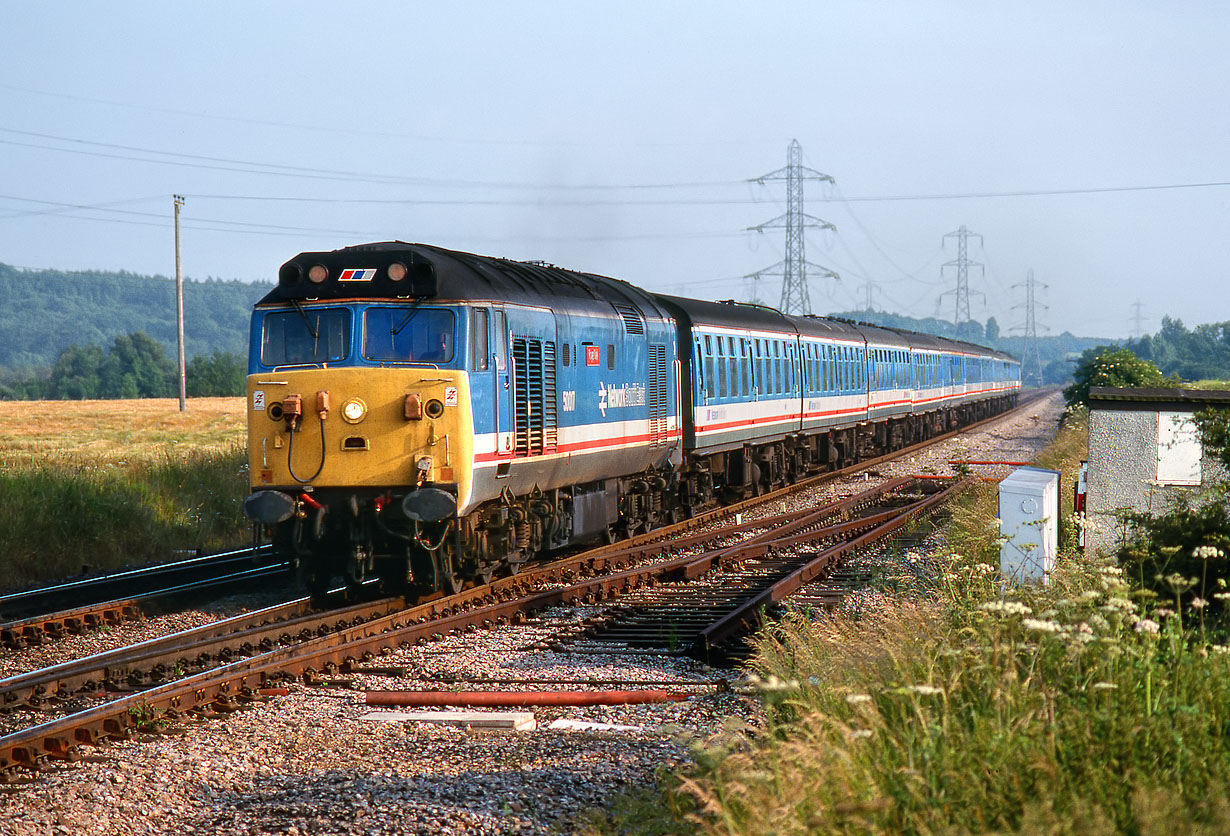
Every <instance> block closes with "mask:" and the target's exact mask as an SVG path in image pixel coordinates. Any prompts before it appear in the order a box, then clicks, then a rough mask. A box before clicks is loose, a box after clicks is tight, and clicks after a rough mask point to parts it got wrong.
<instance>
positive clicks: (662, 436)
mask: <svg viewBox="0 0 1230 836" xmlns="http://www.w3.org/2000/svg"><path fill="white" fill-rule="evenodd" d="M668 380H669V378H668V376H667V373H666V346H665V345H650V346H649V445H650V446H651V447H661V446H662V445H663V444H665V443H666V411H667V407H666V405H667V403H668V395H667V391H666V389H667V383H668Z"/></svg>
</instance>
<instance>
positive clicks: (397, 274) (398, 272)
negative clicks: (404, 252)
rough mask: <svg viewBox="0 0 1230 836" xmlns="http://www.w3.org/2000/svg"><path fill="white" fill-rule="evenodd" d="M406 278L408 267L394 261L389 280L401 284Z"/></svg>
mask: <svg viewBox="0 0 1230 836" xmlns="http://www.w3.org/2000/svg"><path fill="white" fill-rule="evenodd" d="M405 277H406V265H404V264H402V263H401V262H400V261H394V262H393V263H392V264H390V265H389V278H390V279H392V280H393V281H395V282H400V281H401V280H402V279H404V278H405Z"/></svg>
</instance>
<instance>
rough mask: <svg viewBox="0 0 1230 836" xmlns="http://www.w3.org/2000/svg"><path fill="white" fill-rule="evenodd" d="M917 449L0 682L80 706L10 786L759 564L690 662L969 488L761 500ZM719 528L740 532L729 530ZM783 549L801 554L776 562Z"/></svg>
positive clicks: (22, 749) (13, 763) (26, 702)
mask: <svg viewBox="0 0 1230 836" xmlns="http://www.w3.org/2000/svg"><path fill="white" fill-rule="evenodd" d="M1027 405H1028V404H1022V405H1021V406H1020V407H1018V409H1021V408H1025V407H1026V406H1027ZM1002 417H1003V415H1000V416H996V419H998V418H1002ZM968 429H970V428H968V427H967V428H965V431H968ZM938 440H940V439H932V440H931V441H930V442H929V443H935V442H936V441H938ZM922 446H925V445H916V446H915V447H912V448H907V449H905V450H901V451H897V452H896V453H894V454H892V455H891V456H886V457H881V458H878V459H875V460H872V461H867V462H862V463H860V464H859V465H857V466H855V467H853V468H848V469H847V470H846V471H845V472H844V474H843V473H842V472H838V473H830V474H823V475H821V476H819V477H816V478H813V479H810V480H806V481H805V482H801V483H799V484H798V485H794V486H791V487H789V488H787V489H784V490H783V491H778V492H775V493H774V494H769V495H766V496H764V497H757V498H754V499H751V500H747V501H745V502H742V503H739V504H737V505H735V506H730V507H727V508H723V509H719V510H715V511H712V512H708V513H705V514H701V515H698V516H697V517H694V518H692V519H689V520H686V521H683V522H681V523H678V524H676V525H672V526H668V527H665V528H662V529H659V530H656V531H653V532H649V533H647V534H643V535H640V536H638V537H635V538H632V539H630V540H626V541H622V542H619V543H615V544H611V545H608V546H603V547H601V548H597V549H593V550H591V551H588V552H584V553H582V554H578V555H573V556H571V557H565V558H562V559H560V560H557V561H554V562H552V563H549V564H544V565H542V566H536V567H533V568H530V569H526V570H524V571H523V572H522V573H520V574H518V575H516V576H513V577H509V578H503V579H500V580H497V581H495V582H493V583H491V584H487V585H484V586H479V587H474V588H471V589H467V590H464V591H462V592H461V593H458V594H456V595H451V596H447V597H441V598H437V599H435V600H432V601H427V602H423V603H419V604H416V605H407V604H406V602H404V601H401V600H399V599H386V600H384V601H378V602H373V603H370V604H363V605H356V606H353V607H348V608H344V609H341V610H331V611H328V612H323V613H310V612H306V610H305V608H306V601H303V600H300V601H297V602H289V603H288V604H287V605H283V607H285V609H283V607H275V608H270V609H269V610H268V611H262V613H260V614H253V616H256V618H254V619H249V618H247V617H243V618H240V619H232V620H230V621H229V623H227V622H219V623H218V624H214V625H209V626H208V627H206V628H201V629H199V630H195V631H189V633H192V634H193V635H191V636H190V635H188V634H177V635H174V636H168V637H165V638H163V639H159V640H155V641H153V642H147V643H145V644H144V645H137V646H135V647H132V648H124V649H122V650H120V651H114V652H112V653H110V654H104V655H103V657H102V658H99V657H91V658H90V659H87V660H79V661H78V662H73V663H68V664H67V665H63V666H57V668H56V669H46V670H43V671H35V672H31V673H29V674H24V675H22V676H20V677H13V678H10V679H9V680H3V681H0V710H5V709H8V710H10V711H11V710H13V709H17V708H22V709H26V710H29V711H35V712H43V711H49V710H53V711H57V712H60V711H63V710H66V709H77V710H73V711H72V713H70V714H67V715H65V716H60V717H56V718H54V719H51V720H48V721H47V722H44V723H42V724H39V725H35V726H29V727H25V728H21V729H18V730H16V731H12V732H11V733H8V734H6V735H5V736H3V737H0V776H8V777H16V776H18V775H19V774H20V772H21V771H22V770H37V769H38V768H40V767H41V766H43V765H44V764H46V763H48V762H49V761H50V760H57V759H59V760H73V759H75V758H77V757H80V756H81V754H82V753H83V747H85V746H89V745H96V744H98V743H99V742H101V741H103V740H105V739H108V738H125V737H129V736H131V735H132V734H134V733H135V732H152V731H158V730H161V729H164V728H166V727H167V726H168V725H169V724H174V723H177V722H181V721H184V720H187V719H190V718H192V717H204V716H209V715H210V714H212V713H214V712H216V711H219V710H222V711H226V710H231V709H234V708H235V707H237V706H239V705H241V704H243V703H245V702H250V701H255V700H261V699H264V698H265V695H264V694H263V693H262V691H266V690H267V689H268V688H270V687H271V686H276V685H277V684H278V683H279V682H284V681H286V680H289V679H298V680H302V681H307V682H313V681H320V680H321V679H323V678H327V677H329V676H333V675H336V674H337V673H339V672H343V671H346V670H348V669H349V668H350V667H351V666H352V665H358V664H362V663H366V662H370V661H371V660H373V659H375V658H377V657H379V656H381V655H383V654H386V653H389V652H392V651H393V650H395V649H397V648H399V647H404V646H409V645H412V644H421V643H426V642H429V641H431V640H433V639H438V638H441V637H443V636H445V635H448V634H450V633H453V632H457V631H464V630H472V629H478V628H482V627H487V626H492V625H496V624H501V623H509V622H514V621H519V620H523V619H525V618H527V617H530V616H532V615H533V614H535V613H537V612H539V611H541V610H543V609H545V608H546V607H549V606H553V605H557V604H562V603H563V604H568V603H571V604H576V603H582V602H597V601H609V600H613V599H616V598H619V597H622V596H627V595H630V594H633V593H636V592H637V591H638V590H643V589H645V588H647V587H660V586H661V585H663V584H665V583H668V582H679V581H686V580H690V579H695V578H699V577H702V576H705V575H707V574H709V573H712V572H714V571H715V570H716V571H724V570H727V569H731V567H734V566H736V565H748V564H749V562H753V561H754V562H755V563H754V565H755V571H754V572H753V571H750V570H749V575H748V577H749V578H750V577H751V575H754V574H758V579H756V580H755V581H752V580H748V581H747V582H746V583H745V584H744V586H745V593H746V594H743V595H741V596H731V597H730V598H729V600H727V601H725V602H723V603H722V605H721V606H720V607H717V608H714V609H711V610H710V611H709V612H708V613H707V614H706V616H705V617H704V618H701V619H698V620H696V619H694V620H692V621H691V622H689V624H688V630H687V634H686V636H685V635H684V634H683V633H682V632H681V631H680V630H679V629H678V628H676V638H675V641H676V642H677V643H679V644H680V645H681V646H682V645H686V646H687V648H688V650H689V652H692V653H693V654H694V655H698V656H701V657H702V658H711V657H712V656H713V655H714V654H715V652H717V651H719V650H720V649H721V648H722V647H723V645H725V644H726V643H727V642H728V640H729V639H730V638H731V637H733V636H735V635H737V634H738V633H739V632H741V631H743V630H746V629H748V627H749V626H752V625H754V624H756V623H757V621H758V619H759V618H760V613H761V611H762V610H763V608H764V607H765V606H767V605H769V604H772V603H775V602H777V601H780V600H782V599H783V598H784V597H786V596H787V595H789V594H790V593H791V591H793V590H796V589H798V588H799V587H800V586H801V585H803V584H805V583H807V582H808V581H810V580H812V579H814V578H817V577H820V576H822V575H823V574H824V573H825V572H828V571H831V570H832V569H833V567H835V566H836V565H837V564H838V563H839V562H840V561H841V560H842V559H843V558H844V557H845V556H847V555H849V554H850V553H851V552H853V551H855V550H856V549H858V548H861V547H863V546H866V545H867V544H869V543H871V542H874V541H876V540H878V539H882V538H884V537H887V536H889V535H890V534H892V533H893V532H894V531H897V530H899V529H900V528H901V527H903V526H905V525H907V524H908V523H909V522H910V521H911V520H913V519H916V518H917V517H918V516H920V515H922V514H925V513H929V512H930V511H931V510H934V508H935V507H938V505H939V504H940V503H942V502H943V501H944V500H945V499H947V498H948V497H950V496H951V495H952V493H953V491H955V490H958V489H959V484H953V485H949V486H943V487H941V486H939V485H937V483H936V482H925V483H924V482H909V480H903V479H897V480H892V481H890V482H888V483H885V484H884V485H878V486H876V487H874V488H872V489H871V490H868V491H865V492H863V493H862V494H858V495H856V496H853V497H848V498H846V499H844V500H840V501H836V502H832V503H828V504H827V505H825V506H823V507H821V508H818V509H810V510H808V511H807V512H796V513H792V514H784V515H774V516H769V517H765V518H763V519H760V520H754V519H749V520H748V521H747V522H746V523H745V522H743V520H742V519H741V516H742V515H743V514H750V513H751V512H754V511H755V509H756V508H757V506H759V505H761V504H764V503H766V502H769V501H773V500H775V499H780V498H781V497H783V496H786V495H789V494H792V493H795V492H798V491H800V490H805V489H807V488H808V487H814V486H815V485H816V484H818V483H820V482H823V481H826V480H828V479H832V478H836V477H837V476H839V475H845V474H848V473H852V472H857V471H858V470H863V469H867V468H870V467H874V466H875V465H876V464H877V463H880V462H882V461H885V460H887V459H889V458H895V457H899V456H903V455H909V454H910V453H912V452H914V451H916V450H918V449H921V447H922ZM907 483H908V484H909V489H910V490H911V491H913V492H914V493H915V494H916V496H915V497H914V498H913V500H912V501H908V502H906V501H904V500H901V499H898V500H895V501H893V502H889V501H888V498H889V497H890V496H891V495H893V493H894V492H900V491H901V490H903V489H904V488H906V485H907ZM924 494H925V496H924ZM889 505H892V506H893V507H889ZM724 518H725V519H729V518H733V519H735V520H736V522H735V523H734V524H733V525H721V524H720V521H721V520H722V519H724ZM684 550H687V553H684ZM787 550H792V551H794V552H796V553H798V554H802V555H804V556H805V558H806V559H802V560H793V561H791V562H785V561H783V560H780V559H779V558H780V557H781V556H782V555H783V554H784V553H785V552H786V551H787ZM245 619H246V620H245ZM258 621H259V622H261V623H256V622H258ZM100 699H105V700H106V701H105V702H101V703H100V702H99V700H100Z"/></svg>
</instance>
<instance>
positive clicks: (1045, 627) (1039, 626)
mask: <svg viewBox="0 0 1230 836" xmlns="http://www.w3.org/2000/svg"><path fill="white" fill-rule="evenodd" d="M1021 625H1022V626H1023V627H1024V628H1025V629H1026V630H1036V631H1037V632H1039V633H1058V632H1060V631H1061V630H1063V626H1062V625H1061V624H1060V623H1059V622H1058V621H1043V620H1040V619H1037V618H1026V619H1025V620H1024V621H1022V622H1021Z"/></svg>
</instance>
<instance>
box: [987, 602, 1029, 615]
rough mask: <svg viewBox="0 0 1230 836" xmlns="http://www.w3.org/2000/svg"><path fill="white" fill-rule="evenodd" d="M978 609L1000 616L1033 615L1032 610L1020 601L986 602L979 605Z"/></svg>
mask: <svg viewBox="0 0 1230 836" xmlns="http://www.w3.org/2000/svg"><path fill="white" fill-rule="evenodd" d="M979 609H983V610H986V611H987V612H993V613H999V614H1000V615H1030V614H1032V613H1033V610H1031V609H1030V608H1029V607H1027V606H1025V605H1024V604H1022V603H1021V602H1020V601H987V602H986V603H985V604H982V605H980V607H979Z"/></svg>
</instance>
